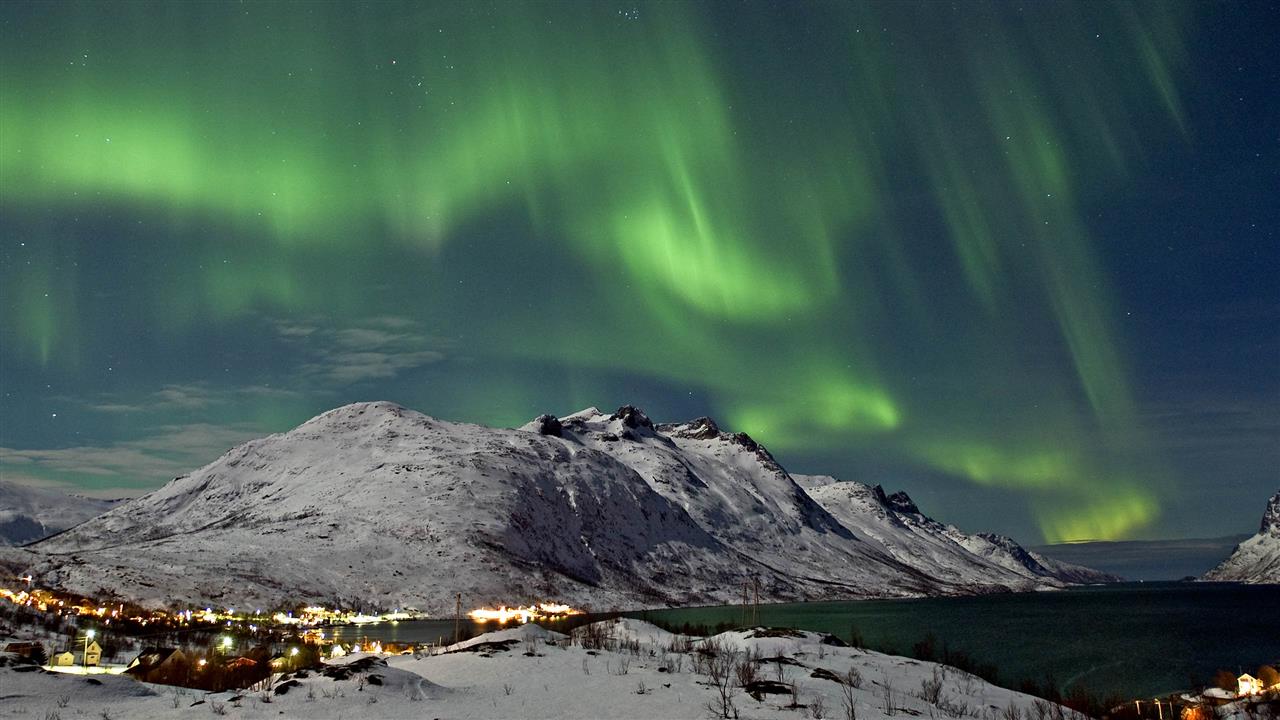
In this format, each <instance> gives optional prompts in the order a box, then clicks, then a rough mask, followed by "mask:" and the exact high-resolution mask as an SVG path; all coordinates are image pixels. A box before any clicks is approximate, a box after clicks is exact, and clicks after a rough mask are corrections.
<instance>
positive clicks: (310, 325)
mask: <svg viewBox="0 0 1280 720" xmlns="http://www.w3.org/2000/svg"><path fill="white" fill-rule="evenodd" d="M0 21H2V26H0V191H2V192H0V311H2V315H0V371H2V373H0V381H2V382H3V397H2V398H0V448H2V449H0V473H2V474H3V477H4V479H7V480H15V481H20V482H28V483H35V484H44V485H57V486H60V487H68V488H76V489H78V490H80V491H84V492H90V493H93V494H98V495H106V496H119V495H122V494H139V493H141V492H143V491H145V490H147V489H150V488H154V487H156V486H158V485H159V484H161V483H163V482H164V481H165V480H167V479H169V478H171V477H173V476H175V475H178V474H181V473H183V472H186V471H188V470H191V469H194V468H195V467H197V466H199V465H202V464H204V463H206V462H208V461H210V460H212V459H214V458H215V457H217V456H218V455H219V454H221V452H222V451H224V450H226V449H227V448H229V447H230V446H231V445H232V444H234V443H236V442H238V441H241V440H244V439H248V438H251V437H255V436H259V435H262V434H265V433H267V432H276V431H281V430H286V429H288V428H290V427H292V426H294V425H296V424H297V423H299V422H302V421H304V420H306V419H307V418H308V417H311V416H312V415H314V414H316V413H318V412H321V411H323V410H326V409H329V408H332V407H334V406H337V405H340V404H343V403H347V402H353V401H360V400H382V399H385V400H393V401H395V402H399V403H401V404H403V405H406V406H408V407H411V408H414V409H417V410H420V411H422V412H425V413H427V414H429V415H433V416H436V417H440V418H444V419H451V420H466V421H474V422H482V423H486V424H496V425H507V426H513V425H519V424H521V423H523V422H525V421H527V420H528V419H530V418H532V417H534V416H535V415H538V414H540V413H543V412H553V413H556V414H560V415H564V414H568V413H570V412H573V411H575V410H578V409H581V408H583V407H587V406H590V405H596V406H599V407H600V408H602V409H605V410H611V409H613V408H614V407H616V406H618V405H620V404H624V403H631V404H635V405H639V406H641V407H643V408H644V409H645V410H646V411H647V412H648V413H649V414H650V416H652V417H654V418H655V419H657V420H682V419H688V418H692V417H696V416H699V415H710V416H712V417H714V418H716V419H717V421H718V422H719V423H720V425H721V426H722V427H724V428H727V429H731V430H743V431H746V432H748V433H750V434H751V435H752V436H753V437H755V438H756V439H758V440H760V441H761V442H763V443H764V444H765V445H766V446H768V447H769V448H770V449H771V450H772V451H773V453H774V454H775V455H776V456H777V457H778V459H779V460H780V461H781V462H782V463H783V464H784V465H785V466H787V467H788V468H789V469H791V470H792V471H795V472H811V473H824V474H832V475H836V476H838V477H841V478H844V479H854V480H861V481H863V482H870V483H883V484H885V485H886V486H887V487H890V488H905V489H907V490H908V491H909V492H910V493H912V495H913V496H914V497H915V498H916V499H917V501H918V502H920V504H921V505H922V507H923V508H924V509H925V511H926V512H929V513H930V514H932V515H934V516H937V517H940V518H942V519H944V520H946V521H949V522H954V523H957V524H959V525H960V526H961V527H962V528H965V529H968V530H992V531H1000V532H1005V533H1008V534H1012V535H1013V536H1014V537H1016V538H1018V539H1020V540H1023V541H1026V542H1040V541H1047V542H1058V541H1064V540H1079V539H1090V538H1093V539H1121V538H1145V539H1159V538H1179V537H1197V536H1215V535H1225V534H1231V533H1239V532H1248V531H1252V529H1253V528H1254V525H1255V524H1256V523H1257V519H1258V517H1259V516H1260V514H1261V512H1262V509H1263V505H1264V503H1265V499H1266V497H1267V496H1268V495H1269V494H1271V493H1272V492H1274V491H1275V490H1276V487H1277V484H1278V482H1277V472H1278V470H1277V468H1280V280H1278V278H1280V233H1278V232H1277V229H1278V227H1280V202H1278V201H1277V198H1278V197H1280V50H1278V45H1277V40H1276V38H1277V37H1280V7H1278V6H1277V5H1276V4H1275V3H1198V4H1180V3H1163V2H1162V3H1154V4H1145V3H1144V4H1131V3H1123V4H1120V3H1102V2H1090V3H1078V4H1076V3H1050V2H1026V3H977V2H958V3H943V2H923V3H910V2H887V3H875V4H870V5H866V4H858V5H856V6H852V5H850V4H847V3H831V4H826V3H777V4H773V3H756V2H748V3H698V4H693V3H688V4H685V3H662V4H644V3H640V4H635V3H624V4H618V3H611V2H582V3H569V2H554V3H548V4H517V3H515V2H499V3H457V4H452V3H450V4H441V5H429V4H419V3H409V4H397V3H391V2H373V3H358V4H349V5H348V4H337V3H332V4H331V3H325V2H306V3H297V4H289V3H257V2H246V3H240V2H234V3H231V2H228V3H200V2H176V3H160V4H135V3H109V2H97V1H95V2H87V3H71V2H68V3H52V2H40V3H20V2H6V3H4V4H3V5H0Z"/></svg>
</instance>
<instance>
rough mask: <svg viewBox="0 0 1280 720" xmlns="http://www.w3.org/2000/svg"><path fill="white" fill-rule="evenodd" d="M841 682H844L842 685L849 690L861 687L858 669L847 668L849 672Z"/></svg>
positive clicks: (860, 674) (860, 676)
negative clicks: (849, 688)
mask: <svg viewBox="0 0 1280 720" xmlns="http://www.w3.org/2000/svg"><path fill="white" fill-rule="evenodd" d="M843 680H844V684H845V685H846V686H848V687H851V688H861V687H862V673H860V672H858V668H856V667H851V668H849V671H848V672H846V673H845V674H844V678H843Z"/></svg>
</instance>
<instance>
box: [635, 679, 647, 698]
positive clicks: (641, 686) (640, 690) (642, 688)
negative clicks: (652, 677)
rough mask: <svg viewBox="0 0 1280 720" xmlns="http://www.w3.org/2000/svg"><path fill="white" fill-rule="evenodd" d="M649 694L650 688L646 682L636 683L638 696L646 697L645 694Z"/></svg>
mask: <svg viewBox="0 0 1280 720" xmlns="http://www.w3.org/2000/svg"><path fill="white" fill-rule="evenodd" d="M647 692H649V688H648V687H647V686H646V685H645V684H644V681H643V680H641V681H640V682H638V683H636V694H637V695H644V694H645V693H647Z"/></svg>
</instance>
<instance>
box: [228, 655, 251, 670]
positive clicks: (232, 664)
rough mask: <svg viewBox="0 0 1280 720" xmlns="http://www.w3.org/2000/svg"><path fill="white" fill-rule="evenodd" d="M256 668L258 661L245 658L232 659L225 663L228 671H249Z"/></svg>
mask: <svg viewBox="0 0 1280 720" xmlns="http://www.w3.org/2000/svg"><path fill="white" fill-rule="evenodd" d="M257 666H258V661H257V660H253V659H250V658H247V657H238V658H232V659H230V660H228V661H227V664H226V668H227V669H228V670H250V669H253V668H255V667H257Z"/></svg>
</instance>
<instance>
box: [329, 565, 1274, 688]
mask: <svg viewBox="0 0 1280 720" xmlns="http://www.w3.org/2000/svg"><path fill="white" fill-rule="evenodd" d="M626 614H627V615H630V616H632V617H639V618H647V619H649V620H661V621H662V622H664V623H669V624H676V625H679V624H681V623H685V622H688V623H692V624H704V625H708V626H715V625H716V624H718V623H721V622H727V623H734V624H737V623H740V622H741V621H742V607H741V606H736V605H735V606H728V607H706V608H689V609H680V610H653V611H643V612H634V613H626ZM579 621H581V620H579ZM759 623H760V624H762V625H775V626H790V627H797V628H803V629H807V630H817V631H823V632H829V633H832V634H835V635H838V636H840V637H842V638H845V639H847V638H848V637H849V633H850V628H851V627H852V628H856V629H857V631H858V632H859V633H860V634H861V635H862V637H863V639H864V640H865V641H866V643H867V644H868V645H869V646H870V647H872V648H874V649H891V650H894V651H896V652H897V653H898V654H904V655H906V654H910V653H911V647H912V645H913V644H914V643H916V642H917V641H919V640H921V639H923V638H924V637H925V636H926V635H929V634H931V633H932V634H933V635H934V636H935V637H936V638H937V642H938V647H939V650H940V649H941V646H942V644H943V643H946V645H947V646H948V647H949V648H952V649H957V650H963V651H964V652H966V653H968V654H969V655H970V656H971V657H972V658H973V659H974V660H975V661H977V662H980V663H989V664H992V665H995V666H996V668H997V669H998V671H999V680H1000V684H1002V685H1005V686H1008V687H1014V688H1015V689H1016V687H1017V685H1018V683H1019V682H1020V681H1021V680H1022V679H1032V680H1035V681H1037V682H1043V681H1044V679H1045V678H1046V676H1048V675H1052V676H1053V678H1054V679H1055V680H1056V683H1057V685H1058V687H1060V688H1064V689H1065V688H1067V687H1069V686H1070V685H1071V684H1072V683H1080V684H1082V685H1083V686H1084V687H1086V688H1087V689H1089V690H1090V692H1093V693H1095V694H1112V693H1114V694H1118V695H1122V696H1124V697H1126V698H1136V697H1155V696H1157V695H1164V694H1167V693H1170V692H1173V691H1177V690H1183V689H1187V688H1189V687H1192V686H1194V685H1196V684H1205V683H1207V682H1208V680H1209V678H1210V676H1211V675H1212V674H1213V672H1214V671H1215V670H1217V669H1219V668H1226V669H1228V670H1232V671H1237V672H1241V671H1249V672H1254V671H1255V670H1256V669H1257V667H1258V666H1259V665H1261V664H1264V663H1277V662H1280V586H1247V585H1232V584H1220V583H1127V584H1119V585H1107V586H1100V587H1087V588H1075V589H1071V590H1064V591H1059V592H1041V593H1020V594H1008V595H984V596H979V597H963V598H928V599H920V600H859V601H856V602H824V603H792V604H783V605H762V606H761V607H760V609H759ZM498 627H499V626H497V625H494V624H492V623H490V624H487V625H486V624H479V623H471V622H469V621H463V622H462V624H461V635H462V636H463V637H464V638H466V637H471V636H473V635H476V634H479V633H481V632H486V631H488V630H494V629H497V628H498ZM330 632H333V633H336V635H337V636H338V637H339V638H340V639H342V640H343V641H346V642H350V641H351V640H353V639H358V638H361V637H368V638H370V639H377V640H381V641H383V642H416V643H430V642H437V641H439V640H441V639H443V640H444V641H446V642H451V641H452V639H453V636H454V623H453V621H452V620H412V621H402V622H399V623H395V624H392V623H379V624H375V625H360V626H345V627H338V628H332V629H331V630H330Z"/></svg>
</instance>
